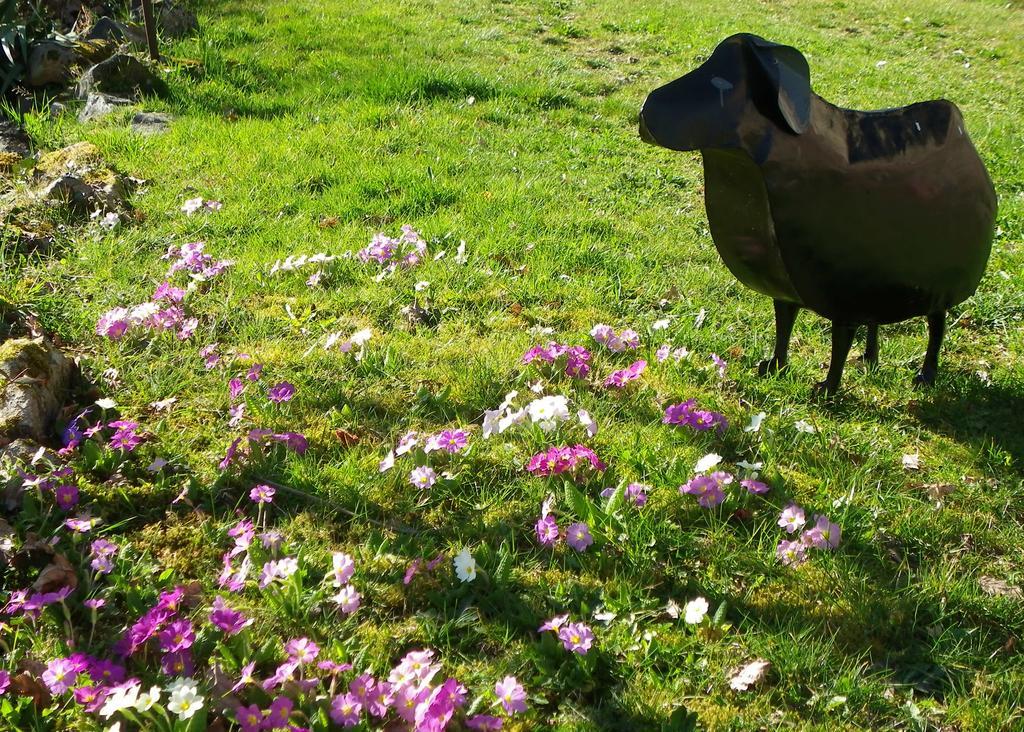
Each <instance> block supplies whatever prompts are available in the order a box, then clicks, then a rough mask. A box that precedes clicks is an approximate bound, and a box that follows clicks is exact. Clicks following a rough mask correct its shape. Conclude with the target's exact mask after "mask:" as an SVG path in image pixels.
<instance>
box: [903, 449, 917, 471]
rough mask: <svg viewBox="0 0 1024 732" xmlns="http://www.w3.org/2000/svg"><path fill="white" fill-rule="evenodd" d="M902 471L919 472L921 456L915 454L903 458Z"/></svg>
mask: <svg viewBox="0 0 1024 732" xmlns="http://www.w3.org/2000/svg"><path fill="white" fill-rule="evenodd" d="M903 469H904V470H920V469H921V456H920V455H918V454H917V453H916V452H915V453H913V454H912V455H904V456H903Z"/></svg>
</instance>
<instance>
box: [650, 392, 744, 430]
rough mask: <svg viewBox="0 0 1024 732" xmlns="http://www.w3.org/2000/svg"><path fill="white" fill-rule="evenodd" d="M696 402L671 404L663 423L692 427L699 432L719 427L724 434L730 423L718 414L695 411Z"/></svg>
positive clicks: (689, 400) (692, 400) (688, 401)
mask: <svg viewBox="0 0 1024 732" xmlns="http://www.w3.org/2000/svg"><path fill="white" fill-rule="evenodd" d="M696 404H697V402H696V400H694V399H688V400H687V401H685V402H682V403H681V404H670V405H669V406H667V407H666V408H665V415H664V416H663V417H662V419H661V421H662V423H664V424H678V425H684V426H687V427H691V428H692V429H695V430H697V431H698V432H703V431H705V430H709V429H711V428H713V427H718V430H719V432H724V431H725V430H726V429H727V428H728V426H729V422H728V420H726V418H725V417H724V416H723V415H721V414H719V413H718V412H711V411H707V410H700V409H695V407H696Z"/></svg>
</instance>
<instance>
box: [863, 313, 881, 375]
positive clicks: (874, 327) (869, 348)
mask: <svg viewBox="0 0 1024 732" xmlns="http://www.w3.org/2000/svg"><path fill="white" fill-rule="evenodd" d="M861 360H862V361H863V362H864V364H865V365H866V366H867V367H868V368H875V367H876V366H878V324H877V323H868V338H867V342H866V343H865V344H864V356H863V357H862V358H861Z"/></svg>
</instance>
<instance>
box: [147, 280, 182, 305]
mask: <svg viewBox="0 0 1024 732" xmlns="http://www.w3.org/2000/svg"><path fill="white" fill-rule="evenodd" d="M184 299H185V290H184V289H182V288H181V287H175V286H174V285H172V284H171V283H170V282H161V283H160V284H159V285H157V288H156V290H154V291H153V297H152V300H153V301H154V302H155V301H157V300H168V301H170V302H181V301H182V300H184Z"/></svg>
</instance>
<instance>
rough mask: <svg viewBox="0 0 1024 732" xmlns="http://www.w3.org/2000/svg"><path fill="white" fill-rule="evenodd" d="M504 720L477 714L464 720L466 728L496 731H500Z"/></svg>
mask: <svg viewBox="0 0 1024 732" xmlns="http://www.w3.org/2000/svg"><path fill="white" fill-rule="evenodd" d="M504 723H505V720H503V719H502V718H501V717H492V716H491V715H489V714H477V715H474V716H472V717H469V718H467V719H466V726H467V727H469V728H470V729H483V730H496V729H501V728H502V726H503V725H504Z"/></svg>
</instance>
